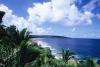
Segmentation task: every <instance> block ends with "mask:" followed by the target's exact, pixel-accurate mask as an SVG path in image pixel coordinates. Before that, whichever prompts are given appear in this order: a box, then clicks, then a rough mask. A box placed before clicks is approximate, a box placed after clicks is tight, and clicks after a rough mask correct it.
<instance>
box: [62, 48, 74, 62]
mask: <svg viewBox="0 0 100 67" xmlns="http://www.w3.org/2000/svg"><path fill="white" fill-rule="evenodd" d="M61 55H62V60H63V61H64V62H65V63H67V62H68V60H70V59H71V58H72V57H73V55H74V53H73V52H71V51H70V50H69V49H67V50H64V49H62V53H61Z"/></svg>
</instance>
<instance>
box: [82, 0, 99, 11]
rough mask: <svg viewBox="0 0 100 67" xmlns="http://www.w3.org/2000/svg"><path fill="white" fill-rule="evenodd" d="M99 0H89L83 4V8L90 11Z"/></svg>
mask: <svg viewBox="0 0 100 67" xmlns="http://www.w3.org/2000/svg"><path fill="white" fill-rule="evenodd" d="M97 2H99V3H100V1H99V0H91V1H90V2H89V3H88V4H86V5H85V6H83V9H84V10H86V11H92V10H93V9H94V8H95V7H96V3H97Z"/></svg>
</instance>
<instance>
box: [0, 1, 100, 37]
mask: <svg viewBox="0 0 100 67" xmlns="http://www.w3.org/2000/svg"><path fill="white" fill-rule="evenodd" d="M0 10H1V11H5V12H6V15H5V16H4V18H3V24H5V25H6V26H10V25H15V26H17V27H18V29H19V30H22V29H23V28H27V29H28V30H29V31H31V32H32V34H36V35H41V34H42V35H60V36H67V37H74V38H76V37H77V38H80V37H82V38H100V0H0Z"/></svg>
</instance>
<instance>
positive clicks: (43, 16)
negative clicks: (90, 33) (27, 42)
mask: <svg viewBox="0 0 100 67" xmlns="http://www.w3.org/2000/svg"><path fill="white" fill-rule="evenodd" d="M75 1H76V0H51V1H50V2H44V3H43V4H42V3H33V5H34V6H33V7H30V8H28V13H29V21H31V22H33V21H34V20H36V21H38V23H37V22H36V24H43V23H45V22H47V21H49V22H52V23H54V22H55V23H60V24H63V25H66V26H77V25H89V24H91V23H92V19H91V18H92V17H93V15H92V13H91V11H87V10H86V11H84V12H80V11H79V9H78V8H77V6H76V5H75Z"/></svg>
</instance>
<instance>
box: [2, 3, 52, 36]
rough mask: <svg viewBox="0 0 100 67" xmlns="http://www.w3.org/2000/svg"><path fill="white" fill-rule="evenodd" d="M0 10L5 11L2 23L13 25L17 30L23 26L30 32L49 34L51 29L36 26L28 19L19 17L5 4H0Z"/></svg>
mask: <svg viewBox="0 0 100 67" xmlns="http://www.w3.org/2000/svg"><path fill="white" fill-rule="evenodd" d="M0 11H5V12H6V14H5V16H4V18H3V24H4V25H6V26H10V25H15V26H17V28H18V29H19V30H22V29H23V28H27V29H28V30H29V31H31V32H32V34H38V35H39V34H49V33H50V31H51V29H50V28H47V29H44V28H43V27H42V26H38V25H37V24H35V23H34V22H35V21H33V22H31V21H29V19H25V18H24V17H19V16H16V15H14V14H13V11H12V10H10V9H9V8H8V7H7V6H5V5H3V4H0Z"/></svg>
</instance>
